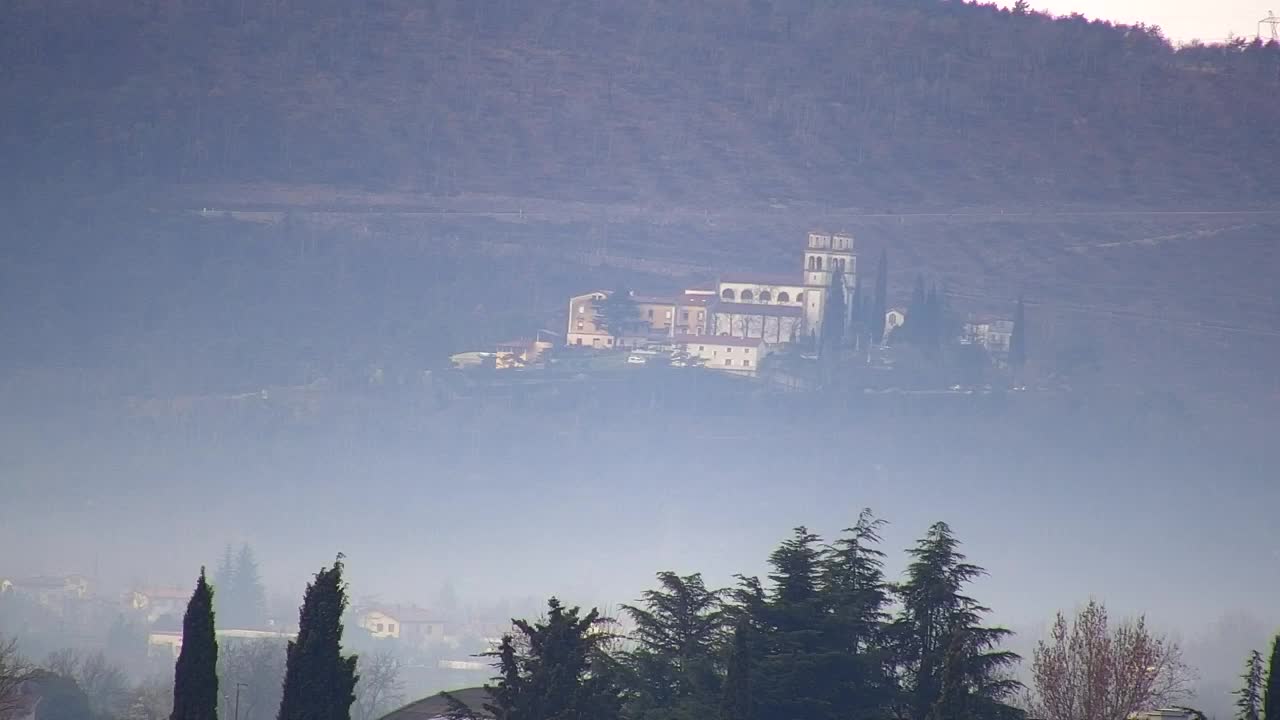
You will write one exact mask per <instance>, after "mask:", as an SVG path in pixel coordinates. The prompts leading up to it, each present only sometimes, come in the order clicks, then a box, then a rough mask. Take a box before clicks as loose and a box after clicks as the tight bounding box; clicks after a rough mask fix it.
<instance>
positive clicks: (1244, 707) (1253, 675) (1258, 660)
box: [1235, 650, 1262, 720]
mask: <svg viewBox="0 0 1280 720" xmlns="http://www.w3.org/2000/svg"><path fill="white" fill-rule="evenodd" d="M1240 679H1241V680H1243V681H1244V684H1243V685H1242V686H1241V687H1240V689H1239V690H1236V691H1235V695H1236V696H1237V697H1236V720H1260V719H1261V717H1262V653H1260V652H1258V651H1257V650H1254V651H1252V652H1250V653H1249V659H1248V660H1246V661H1245V664H1244V674H1243V675H1241V676H1240Z"/></svg>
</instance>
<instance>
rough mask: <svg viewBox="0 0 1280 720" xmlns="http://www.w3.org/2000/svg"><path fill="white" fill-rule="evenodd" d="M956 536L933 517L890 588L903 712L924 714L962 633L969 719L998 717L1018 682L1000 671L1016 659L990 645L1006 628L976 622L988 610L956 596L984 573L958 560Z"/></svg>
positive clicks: (1005, 633)
mask: <svg viewBox="0 0 1280 720" xmlns="http://www.w3.org/2000/svg"><path fill="white" fill-rule="evenodd" d="M959 545H960V542H959V541H958V540H957V539H956V538H955V535H954V534H952V532H951V528H950V527H949V526H948V525H947V524H946V523H942V522H939V523H935V524H934V525H933V526H932V527H930V528H929V531H928V533H926V534H925V536H924V537H923V538H921V539H920V540H919V541H918V542H917V543H916V546H915V547H914V548H912V549H911V550H909V551H908V553H909V554H910V555H911V556H912V562H911V564H910V565H909V566H908V567H907V579H906V581H905V582H903V583H901V584H900V585H899V586H898V588H897V591H898V596H899V600H900V601H901V604H902V609H901V610H900V611H899V614H898V617H897V618H896V619H895V620H894V623H893V626H892V628H891V630H892V632H893V633H894V635H895V638H894V641H895V643H894V644H895V646H896V647H897V648H898V650H899V653H900V655H899V657H898V664H899V666H900V667H901V671H902V675H903V685H904V690H905V691H906V693H907V697H906V701H907V704H908V707H909V711H910V716H911V717H912V718H915V719H917V720H918V719H920V718H925V717H927V716H929V714H930V712H931V710H932V708H933V706H934V704H935V703H936V702H937V699H938V696H939V695H940V693H941V692H942V689H943V688H942V685H943V674H944V670H945V665H946V660H947V654H948V651H949V647H948V644H949V643H950V642H951V640H952V639H953V638H955V637H957V634H960V633H962V634H963V638H964V643H963V650H964V653H965V657H964V658H963V660H964V662H963V666H964V668H965V673H967V674H966V676H965V685H966V687H968V688H971V689H972V693H973V697H970V698H968V699H967V700H966V703H967V708H968V710H967V711H968V712H971V713H972V714H973V716H974V717H988V716H998V715H1004V714H1007V713H1008V712H1010V711H1011V708H1009V706H1007V705H1005V704H1004V702H1003V701H1004V700H1006V699H1008V698H1009V697H1010V696H1011V695H1012V694H1014V693H1015V692H1017V690H1018V689H1019V688H1020V687H1021V684H1020V683H1018V682H1017V681H1015V680H1012V679H1009V678H1008V677H1006V675H1005V671H1006V670H1007V669H1008V668H1009V667H1010V666H1011V665H1013V664H1014V663H1016V662H1017V661H1018V659H1019V658H1018V656H1017V655H1016V654H1015V653H1012V652H1008V651H1001V650H998V649H996V648H997V647H998V646H999V644H1000V642H1001V641H1002V640H1004V639H1005V638H1006V637H1008V636H1009V635H1011V634H1012V633H1011V632H1010V631H1009V630H1006V629H1004V628H996V627H984V626H982V625H981V624H980V623H981V620H982V617H983V616H984V615H986V614H987V613H989V612H990V610H989V609H988V608H985V607H983V606H982V605H981V604H979V603H978V602H977V601H976V600H974V599H973V598H971V597H968V596H967V595H965V594H964V588H965V586H966V585H968V584H969V583H970V582H972V581H973V580H974V579H975V578H977V577H979V576H980V575H982V574H983V573H984V572H985V571H984V570H983V569H982V568H980V567H978V566H976V565H971V564H969V563H967V562H965V556H964V555H963V554H961V553H960V551H959Z"/></svg>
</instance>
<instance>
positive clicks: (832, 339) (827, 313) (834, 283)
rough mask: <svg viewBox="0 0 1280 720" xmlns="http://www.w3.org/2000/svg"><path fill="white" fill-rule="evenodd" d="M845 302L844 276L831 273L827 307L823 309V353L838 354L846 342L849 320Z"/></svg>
mask: <svg viewBox="0 0 1280 720" xmlns="http://www.w3.org/2000/svg"><path fill="white" fill-rule="evenodd" d="M846 308H847V306H846V305H845V302H844V276H843V275H841V274H840V273H837V272H832V273H831V284H830V285H828V286H827V297H826V305H825V306H824V307H823V308H822V352H823V354H826V353H827V352H831V353H833V354H834V353H836V352H838V351H839V350H840V346H841V344H842V343H843V342H844V330H845V323H846V321H847V320H848V313H847V312H846Z"/></svg>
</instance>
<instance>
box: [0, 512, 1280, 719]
mask: <svg viewBox="0 0 1280 720" xmlns="http://www.w3.org/2000/svg"><path fill="white" fill-rule="evenodd" d="M884 526H885V521H884V520H883V519H881V518H878V517H876V516H875V515H874V514H873V513H872V512H871V511H870V510H864V511H862V513H860V514H859V516H858V518H857V520H856V522H855V523H854V524H853V525H852V526H851V527H849V528H846V529H845V530H843V531H842V532H841V533H839V535H838V536H836V537H835V538H833V539H830V540H825V539H824V538H822V537H821V536H819V535H818V534H816V533H814V532H811V531H810V530H809V529H808V528H806V527H803V526H802V527H798V528H796V529H795V530H794V531H793V532H792V534H791V535H790V536H789V537H787V538H786V539H785V540H783V541H782V542H781V543H780V544H779V545H778V546H777V547H776V548H775V549H774V550H773V551H772V552H771V553H770V555H769V556H768V563H767V564H768V572H767V574H766V575H765V576H764V577H763V578H761V577H758V576H748V575H737V576H735V579H736V581H735V583H734V584H733V585H732V586H730V587H725V588H714V587H709V586H708V585H707V584H706V582H705V581H704V579H703V577H702V575H701V574H700V573H696V572H694V573H690V574H683V575H682V574H679V573H677V572H675V571H670V570H668V571H664V572H660V573H658V574H657V585H656V587H654V588H652V589H650V590H647V591H645V592H643V593H642V594H641V595H640V597H639V599H638V600H637V601H636V602H635V603H633V604H625V605H623V606H622V607H621V612H622V614H623V616H624V618H625V620H627V621H628V623H629V626H630V630H629V631H627V632H625V633H624V632H622V631H621V629H620V628H621V627H622V625H621V623H620V622H619V621H618V620H617V619H614V618H608V617H605V616H603V615H602V614H601V613H600V612H599V610H597V609H591V610H589V611H583V610H582V609H581V608H579V607H574V606H568V605H565V604H564V603H562V602H561V601H560V600H559V599H557V598H554V597H553V598H551V599H550V600H549V601H548V603H547V609H546V612H545V613H544V614H543V615H542V616H541V617H539V618H536V619H532V620H529V619H515V620H513V624H512V630H511V632H509V633H508V634H506V635H505V636H504V637H503V638H502V640H501V642H500V643H499V644H498V646H497V647H496V648H494V649H493V650H492V651H491V652H488V653H486V656H488V657H490V658H491V659H492V660H493V663H494V668H495V671H496V675H495V677H494V678H493V679H492V681H491V682H490V683H488V684H486V685H485V689H486V691H487V697H488V700H487V701H486V702H484V703H483V704H482V705H481V706H479V707H474V706H467V705H465V704H463V703H462V702H460V701H458V700H457V699H456V698H454V697H453V696H450V695H447V694H446V696H447V697H448V698H449V700H450V702H451V710H450V715H451V717H453V718H455V720H467V719H471V720H474V719H476V718H480V717H493V718H497V719H498V720H704V719H706V718H719V719H720V720H770V719H772V718H787V719H788V720H829V719H830V720H834V719H836V718H841V719H850V718H853V719H858V720H881V719H882V720H1025V719H1026V718H1036V719H1037V720H1128V718H1129V717H1130V716H1131V715H1132V714H1133V713H1135V712H1139V711H1142V710H1150V709H1154V708H1158V707H1165V706H1169V705H1173V704H1176V703H1180V702H1185V701H1186V700H1188V699H1189V698H1190V691H1189V687H1190V680H1191V678H1192V673H1191V670H1190V668H1189V667H1188V666H1187V665H1186V664H1185V663H1184V662H1183V660H1182V653H1181V648H1180V647H1179V646H1178V644H1177V643H1176V642H1174V641H1172V640H1171V639H1169V638H1168V637H1166V636H1164V635H1161V634H1159V633H1156V632H1154V631H1152V630H1151V629H1150V628H1148V626H1147V625H1146V622H1145V619H1144V618H1142V617H1138V618H1131V619H1125V620H1122V621H1120V622H1112V621H1111V620H1110V619H1109V617H1108V614H1107V610H1106V607H1105V606H1104V605H1103V604H1102V603H1100V602H1098V601H1090V602H1089V603H1088V604H1087V605H1085V606H1084V607H1083V608H1082V609H1080V610H1078V611H1077V612H1076V613H1074V614H1073V615H1072V616H1070V618H1069V617H1068V616H1067V615H1066V614H1064V613H1059V614H1058V616H1057V618H1056V621H1055V623H1054V624H1053V627H1052V629H1051V630H1050V632H1049V633H1048V635H1047V636H1046V637H1045V638H1044V639H1042V640H1041V641H1040V642H1039V643H1038V645H1037V646H1036V648H1035V649H1034V651H1033V654H1032V658H1031V672H1030V682H1029V683H1028V684H1027V685H1024V684H1023V683H1022V682H1020V681H1019V679H1018V678H1017V677H1016V676H1015V669H1016V667H1017V665H1018V663H1019V662H1020V661H1021V659H1022V658H1020V657H1019V656H1018V655H1017V654H1015V653H1013V652H1011V651H1010V650H1008V649H1007V648H1006V647H1005V644H1006V641H1007V640H1008V639H1009V637H1010V635H1011V631H1009V630H1008V629H1005V628H1002V627H999V626H995V625H992V624H990V623H989V622H988V621H987V617H988V615H989V614H990V612H991V610H990V609H989V608H988V607H986V606H984V605H983V604H982V603H981V602H980V601H979V600H978V599H976V598H974V597H973V596H972V595H971V594H970V590H971V585H972V583H973V581H974V580H976V579H977V578H979V577H980V576H982V575H984V574H985V570H984V569H983V568H982V567H980V566H978V565H976V564H973V563H971V562H970V561H969V560H968V558H967V557H966V556H965V554H964V553H963V552H961V543H960V541H959V539H958V538H957V537H956V535H955V533H954V532H953V530H952V529H951V527H950V526H949V525H947V524H946V523H945V522H937V523H934V524H933V525H931V526H930V527H929V528H928V529H927V530H926V531H925V533H924V534H923V535H922V536H921V537H920V538H919V539H918V540H917V541H916V542H915V543H914V545H912V546H911V547H910V548H908V549H907V551H906V556H907V560H908V562H907V565H906V568H905V571H904V573H903V576H902V578H901V579H898V580H892V579H890V578H889V577H888V576H887V575H886V572H885V567H884V566H885V558H886V554H885V552H884V551H883V550H882V549H881V547H880V546H881V531H882V529H883V527H884ZM343 572H344V563H343V556H342V555H341V554H340V555H339V556H338V558H337V559H336V560H335V561H334V562H333V564H332V565H329V566H326V567H324V568H322V569H321V570H320V571H319V572H317V573H316V575H315V576H314V578H313V580H312V582H310V583H308V585H307V587H306V590H305V592H304V595H303V603H302V606H301V608H300V610H299V620H298V633H297V636H296V638H295V639H293V640H291V641H290V642H289V643H288V646H287V648H286V651H285V670H284V680H283V684H282V687H281V692H280V695H279V696H278V708H277V709H276V717H277V719H278V720H304V719H305V720H315V719H317V718H319V719H321V720H350V718H351V717H352V714H353V710H355V711H356V712H357V713H358V715H359V717H361V718H362V719H366V720H367V719H368V718H371V717H372V716H373V713H372V710H371V709H370V708H364V707H360V706H359V704H358V703H357V697H356V686H357V683H358V682H359V681H360V677H359V675H360V674H362V673H364V672H366V671H367V670H366V668H372V670H371V671H372V672H374V673H378V672H380V670H379V669H378V666H377V663H375V664H373V665H362V664H358V660H357V657H356V656H355V655H354V654H352V653H349V652H347V651H346V650H345V649H344V644H343V631H344V628H343V620H342V618H343V614H344V612H345V610H346V608H347V604H348V594H347V586H346V584H345V582H344V580H343ZM215 607H216V604H215V588H214V586H213V585H211V584H210V583H209V581H208V579H207V577H206V574H205V571H204V570H203V569H202V570H201V572H200V575H199V577H198V578H197V581H196V585H195V589H194V591H193V593H192V596H191V599H190V601H189V602H188V605H187V609H186V612H185V615H184V618H183V627H182V630H183V643H182V647H181V651H180V653H179V656H178V659H177V662H176V664H175V666H174V675H173V677H174V683H173V689H172V710H171V712H169V713H168V714H167V717H168V718H169V720H216V718H217V717H218V716H219V714H220V709H221V714H223V715H224V716H225V715H226V714H227V712H226V711H227V710H228V708H226V706H225V704H224V703H225V700H223V698H224V696H225V695H226V692H227V690H228V689H227V688H222V687H220V682H219V672H218V669H219V647H218V642H217V636H216V634H215ZM1277 667H1280V638H1277V640H1276V642H1275V644H1274V645H1273V648H1272V654H1271V660H1270V668H1269V670H1268V671H1266V672H1264V669H1263V661H1262V657H1261V655H1260V654H1259V653H1257V652H1254V653H1251V654H1250V656H1249V658H1248V661H1247V663H1246V671H1245V673H1244V675H1243V679H1244V684H1243V687H1242V688H1241V689H1240V690H1239V691H1238V692H1237V695H1238V702H1237V708H1238V711H1239V712H1238V715H1237V717H1238V720H1262V719H1263V718H1267V717H1272V718H1274V717H1277V716H1280V671H1278V670H1277ZM68 672H71V671H70V670H68ZM24 673H25V674H24ZM31 677H32V676H31V674H30V672H29V671H24V669H23V666H22V664H21V662H20V661H18V660H17V655H16V653H15V651H14V646H13V644H12V643H9V644H7V645H6V644H2V643H0V718H4V719H5V720H8V718H9V717H12V716H14V715H15V714H16V713H17V712H18V711H19V710H21V709H22V686H23V681H24V680H26V679H30V678H31ZM74 685H75V683H72V686H74ZM41 691H42V692H45V691H46V690H45V688H44V687H43V686H42V687H41ZM1268 711H1271V712H1268ZM1187 712H1188V713H1191V714H1196V711H1194V710H1192V709H1189V708H1188V709H1187ZM135 716H137V717H146V718H147V719H148V720H160V718H161V717H165V716H156V715H154V714H153V715H145V716H144V715H141V714H130V715H129V717H135ZM84 717H100V715H97V714H94V713H92V712H91V711H90V710H89V709H88V708H87V707H86V708H85V709H84V710H83V712H82V713H79V714H77V713H76V712H66V711H64V712H63V713H61V714H59V715H56V716H55V715H49V714H47V713H46V714H43V715H41V714H37V715H36V718H37V720H63V718H65V719H66V720H81V719H82V718H84Z"/></svg>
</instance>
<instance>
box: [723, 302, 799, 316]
mask: <svg viewBox="0 0 1280 720" xmlns="http://www.w3.org/2000/svg"><path fill="white" fill-rule="evenodd" d="M716 312H718V313H728V314H731V315H769V316H772V317H800V316H802V315H804V308H801V307H800V306H798V305H768V304H765V303H731V302H721V303H717V304H716Z"/></svg>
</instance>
